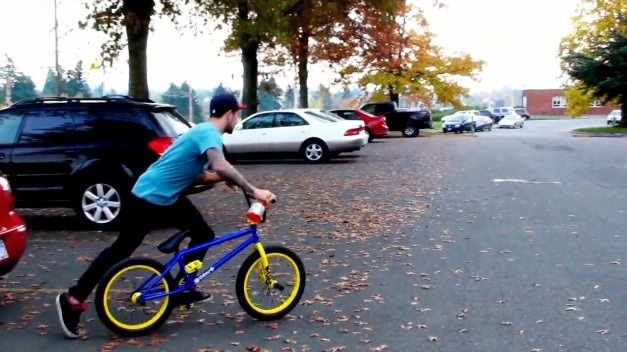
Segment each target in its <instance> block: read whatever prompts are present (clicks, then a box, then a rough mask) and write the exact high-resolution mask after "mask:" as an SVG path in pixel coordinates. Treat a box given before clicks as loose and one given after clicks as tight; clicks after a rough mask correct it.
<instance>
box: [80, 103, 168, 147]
mask: <svg viewBox="0 0 627 352" xmlns="http://www.w3.org/2000/svg"><path fill="white" fill-rule="evenodd" d="M72 115H73V116H74V121H75V123H76V125H77V126H78V127H77V128H79V129H80V132H81V134H82V135H83V137H86V136H87V135H89V136H91V138H93V139H94V140H100V141H103V140H105V141H137V140H149V139H151V138H153V137H155V135H156V134H157V131H156V130H155V129H154V126H153V123H151V122H150V119H149V117H148V113H147V112H146V111H145V110H143V109H139V108H128V107H127V108H124V109H121V108H115V107H108V108H106V109H100V108H95V109H89V110H83V109H81V110H76V111H73V113H72ZM168 136H169V137H173V136H172V135H168Z"/></svg>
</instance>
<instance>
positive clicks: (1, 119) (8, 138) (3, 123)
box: [0, 112, 22, 144]
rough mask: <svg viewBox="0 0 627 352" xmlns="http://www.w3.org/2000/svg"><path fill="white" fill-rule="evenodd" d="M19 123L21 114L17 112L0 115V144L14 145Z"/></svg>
mask: <svg viewBox="0 0 627 352" xmlns="http://www.w3.org/2000/svg"><path fill="white" fill-rule="evenodd" d="M21 123H22V114H21V113H19V112H8V113H4V114H0V144H13V143H15V139H16V137H17V131H18V130H19V128H20V124H21Z"/></svg>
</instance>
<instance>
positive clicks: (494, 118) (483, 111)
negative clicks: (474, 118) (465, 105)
mask: <svg viewBox="0 0 627 352" xmlns="http://www.w3.org/2000/svg"><path fill="white" fill-rule="evenodd" d="M479 114H480V115H483V116H487V117H489V118H490V119H491V120H492V123H497V122H498V120H497V116H496V115H495V114H494V113H493V112H492V111H490V110H488V109H481V110H479Z"/></svg>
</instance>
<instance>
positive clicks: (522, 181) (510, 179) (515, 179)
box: [494, 178, 561, 184]
mask: <svg viewBox="0 0 627 352" xmlns="http://www.w3.org/2000/svg"><path fill="white" fill-rule="evenodd" d="M494 182H517V183H547V184H561V182H559V181H527V180H521V179H517V178H506V179H501V178H495V179H494Z"/></svg>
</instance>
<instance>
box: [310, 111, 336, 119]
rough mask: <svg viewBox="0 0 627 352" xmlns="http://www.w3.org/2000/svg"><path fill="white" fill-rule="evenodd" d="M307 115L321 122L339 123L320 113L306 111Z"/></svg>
mask: <svg viewBox="0 0 627 352" xmlns="http://www.w3.org/2000/svg"><path fill="white" fill-rule="evenodd" d="M305 114H307V115H311V116H315V117H317V118H318V119H321V120H323V121H327V122H337V121H338V120H336V119H333V118H330V117H329V116H327V115H325V114H321V113H318V112H317V111H305Z"/></svg>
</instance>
